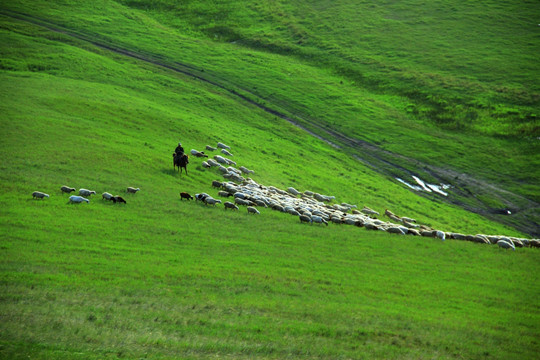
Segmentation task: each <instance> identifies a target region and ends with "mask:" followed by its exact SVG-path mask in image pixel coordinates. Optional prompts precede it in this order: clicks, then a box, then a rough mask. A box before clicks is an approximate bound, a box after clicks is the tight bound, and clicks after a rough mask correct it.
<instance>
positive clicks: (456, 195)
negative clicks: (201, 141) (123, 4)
mask: <svg viewBox="0 0 540 360" xmlns="http://www.w3.org/2000/svg"><path fill="white" fill-rule="evenodd" d="M0 14H3V15H5V16H8V17H11V18H14V19H17V20H21V21H25V22H29V23H32V24H34V25H38V26H41V27H44V28H46V29H48V30H50V31H54V32H57V33H61V34H64V35H67V36H69V37H72V38H75V39H78V40H80V41H84V42H86V43H90V44H92V45H94V46H96V47H98V48H101V49H104V50H108V51H111V52H114V53H116V54H120V55H123V56H127V57H130V58H133V59H136V60H139V61H143V62H146V63H150V64H152V65H155V66H159V67H162V68H165V69H168V70H170V71H173V72H176V73H181V74H184V75H186V76H189V77H192V78H195V79H198V80H200V81H203V82H205V83H207V84H210V85H212V86H215V87H217V88H219V89H221V90H223V91H225V92H227V93H229V94H231V95H233V96H235V97H237V98H239V99H241V100H243V101H245V102H248V103H249V104H251V105H253V106H255V107H257V108H259V109H261V110H263V111H265V112H267V113H270V114H272V115H274V116H276V117H278V118H281V119H283V120H286V121H288V122H289V123H291V124H292V125H294V126H296V127H298V128H300V129H302V130H304V131H306V132H307V133H309V134H311V135H312V136H314V137H316V138H318V139H320V140H322V141H324V142H326V143H328V144H329V145H331V146H333V147H335V148H337V149H340V150H342V151H344V152H346V153H347V154H349V155H350V156H352V157H353V158H355V159H356V160H358V161H360V162H362V163H364V164H365V165H367V166H369V167H370V168H372V169H373V170H375V171H377V172H379V173H382V174H384V175H386V176H387V177H389V178H391V179H392V180H393V181H395V177H396V176H397V175H398V174H408V175H411V176H412V175H415V176H418V177H420V178H426V176H427V177H430V178H433V179H436V181H437V182H439V183H445V184H450V185H452V186H453V189H452V191H451V194H450V196H448V197H440V196H438V195H434V194H427V193H418V192H417V194H418V195H420V196H425V197H433V196H437V197H438V199H440V200H442V201H445V202H449V203H451V204H454V205H458V206H460V207H462V208H464V209H466V210H468V211H471V212H475V213H478V214H481V215H483V216H485V217H488V218H490V219H491V220H494V221H497V222H500V223H503V224H506V225H509V226H512V227H515V228H517V229H518V230H520V231H522V232H525V233H528V234H529V235H532V236H535V237H538V236H540V228H539V225H538V222H537V220H538V216H539V214H540V204H538V203H537V202H535V201H533V200H530V199H527V198H525V197H523V196H521V195H519V194H516V193H513V192H510V191H507V190H505V189H503V188H501V187H500V186H498V185H496V184H493V183H490V182H487V181H485V180H483V179H480V178H477V177H474V176H472V175H470V174H464V173H460V172H457V171H455V170H452V169H449V168H445V167H441V166H434V165H431V164H427V163H423V162H420V161H418V160H416V159H413V158H410V157H406V156H403V155H401V154H396V153H392V152H390V151H387V150H384V149H381V148H380V147H378V146H377V145H374V144H371V143H369V142H366V141H363V140H360V139H355V138H351V137H348V136H347V135H345V134H343V133H341V132H339V131H336V130H333V129H329V128H327V127H325V126H323V125H321V124H320V123H318V122H317V121H316V120H313V119H309V120H308V119H304V118H302V117H300V116H292V115H287V114H286V113H287V111H286V110H283V109H281V108H280V106H278V105H277V104H273V103H271V102H269V101H268V100H266V99H261V98H260V97H259V96H258V95H256V94H254V93H252V92H251V91H249V90H246V89H242V88H239V87H238V86H233V85H230V84H229V82H228V81H226V80H224V79H219V78H217V77H215V76H211V75H209V74H205V73H204V72H203V71H201V70H200V69H198V68H196V67H194V66H192V65H190V64H186V63H182V62H177V61H175V62H166V61H163V60H161V59H160V56H159V55H157V54H149V53H143V52H140V51H137V52H136V51H131V50H128V49H125V48H122V47H121V46H119V45H117V44H111V43H109V42H107V40H106V39H99V38H98V37H97V36H95V35H89V34H83V33H79V32H75V31H73V30H69V29H66V28H63V27H61V26H59V25H57V24H54V23H51V22H50V21H48V20H46V19H42V18H38V17H34V16H31V15H28V14H23V13H18V12H12V11H5V10H3V11H0ZM258 100H260V101H258ZM263 100H264V102H265V105H263V104H261V103H262V102H263ZM411 191H412V190H411ZM486 193H488V194H489V196H491V197H493V198H496V199H498V200H499V201H500V202H502V203H504V204H505V205H506V206H505V209H509V210H510V211H511V212H512V215H511V216H506V215H501V213H502V212H503V211H502V210H503V209H492V208H489V207H487V206H486V205H485V204H484V203H483V202H482V201H481V200H480V199H478V198H477V196H476V195H477V194H486Z"/></svg>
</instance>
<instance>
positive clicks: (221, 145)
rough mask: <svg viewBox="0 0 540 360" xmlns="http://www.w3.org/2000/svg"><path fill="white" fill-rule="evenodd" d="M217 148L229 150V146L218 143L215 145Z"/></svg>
mask: <svg viewBox="0 0 540 360" xmlns="http://www.w3.org/2000/svg"><path fill="white" fill-rule="evenodd" d="M217 147H218V148H220V149H226V150H231V147H230V146H227V145H225V144H223V143H220V142H218V143H217Z"/></svg>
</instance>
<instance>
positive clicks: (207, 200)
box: [204, 196, 221, 206]
mask: <svg viewBox="0 0 540 360" xmlns="http://www.w3.org/2000/svg"><path fill="white" fill-rule="evenodd" d="M204 203H205V204H207V205H214V206H216V204H221V200H217V199H214V198H213V197H210V196H208V197H206V198H204Z"/></svg>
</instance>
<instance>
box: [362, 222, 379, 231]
mask: <svg viewBox="0 0 540 360" xmlns="http://www.w3.org/2000/svg"><path fill="white" fill-rule="evenodd" d="M364 227H365V228H366V229H367V230H379V227H378V226H377V225H375V224H372V223H368V222H367V223H365V224H364Z"/></svg>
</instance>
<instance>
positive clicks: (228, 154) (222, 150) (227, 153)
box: [221, 149, 234, 157]
mask: <svg viewBox="0 0 540 360" xmlns="http://www.w3.org/2000/svg"><path fill="white" fill-rule="evenodd" d="M221 153H222V154H225V155H227V156H233V157H234V155H233V154H231V153H230V152H228V151H227V150H225V149H221Z"/></svg>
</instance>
